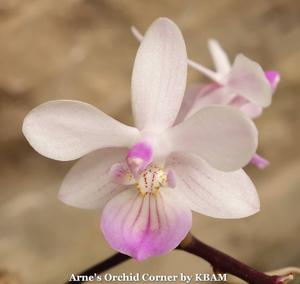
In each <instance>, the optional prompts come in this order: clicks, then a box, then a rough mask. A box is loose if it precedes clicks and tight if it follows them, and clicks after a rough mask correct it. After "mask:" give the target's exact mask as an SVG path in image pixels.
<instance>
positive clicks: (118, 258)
mask: <svg viewBox="0 0 300 284" xmlns="http://www.w3.org/2000/svg"><path fill="white" fill-rule="evenodd" d="M128 259H130V256H128V255H125V254H122V253H116V254H114V255H113V256H111V257H109V258H108V259H106V260H104V261H102V262H100V263H97V264H96V265H94V266H92V267H91V268H88V269H87V270H85V271H83V272H81V273H79V274H78V275H82V276H90V275H94V274H100V273H102V272H104V271H106V270H108V269H110V268H113V267H115V266H117V265H118V264H120V263H122V262H124V261H126V260H128ZM83 282H84V281H72V280H71V281H67V282H66V284H67V283H77V284H79V283H83Z"/></svg>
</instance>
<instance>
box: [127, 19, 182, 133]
mask: <svg viewBox="0 0 300 284" xmlns="http://www.w3.org/2000/svg"><path fill="white" fill-rule="evenodd" d="M186 76H187V55H186V47H185V43H184V40H183V37H182V35H181V32H180V30H179V29H178V27H177V26H176V25H175V24H174V23H173V22H172V21H170V20H169V19H167V18H160V19H158V20H156V21H155V22H154V23H153V24H152V25H151V26H150V28H149V29H148V31H147V32H146V34H145V36H144V39H143V41H142V43H141V44H140V47H139V49H138V52H137V56H136V59H135V63H134V68H133V74H132V109H133V113H134V117H135V122H136V125H137V126H138V128H139V129H140V130H144V129H146V130H151V131H161V130H164V129H166V128H168V127H170V126H171V125H172V124H173V123H174V120H175V118H176V116H177V113H178V111H179V108H180V105H181V102H182V98H183V95H184V90H185V85H186Z"/></svg>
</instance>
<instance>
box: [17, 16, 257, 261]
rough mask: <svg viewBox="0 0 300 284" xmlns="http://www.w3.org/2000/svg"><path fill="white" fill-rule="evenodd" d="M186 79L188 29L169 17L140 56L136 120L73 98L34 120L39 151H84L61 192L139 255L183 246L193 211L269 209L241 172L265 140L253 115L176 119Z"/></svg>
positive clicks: (29, 120) (47, 106) (230, 214)
mask: <svg viewBox="0 0 300 284" xmlns="http://www.w3.org/2000/svg"><path fill="white" fill-rule="evenodd" d="M186 76H187V55H186V47H185V42H184V40H183V37H182V35H181V32H180V31H179V29H178V27H177V26H176V25H175V24H174V23H173V22H172V21H170V20H169V19H166V18H160V19H158V20H156V21H155V22H154V23H153V24H152V25H151V26H150V28H149V29H148V31H147V32H146V34H145V37H144V39H143V41H142V43H141V45H140V47H139V49H138V51H137V55H136V59H135V62H134V68H133V74H132V108H133V114H134V119H135V125H136V127H130V126H127V125H124V124H122V123H121V122H118V121H116V120H114V119H113V118H111V117H110V116H108V115H106V114H105V113H103V112H102V111H100V110H98V109H97V108H95V107H93V106H91V105H89V104H86V103H83V102H79V101H68V100H58V101H50V102H46V103H44V104H42V105H40V106H38V107H36V108H35V109H33V110H32V111H31V112H30V113H29V114H28V115H27V116H26V118H25V120H24V124H23V133H24V135H25V137H26V138H27V140H28V141H29V143H30V144H31V146H32V147H33V148H34V149H35V150H36V151H37V152H39V153H40V154H42V155H44V156H46V157H48V158H51V159H56V160H60V161H69V160H75V159H78V158H81V159H80V160H79V161H78V162H76V163H75V165H74V166H73V168H72V169H71V170H70V172H69V173H68V174H67V176H66V177H65V179H64V181H63V183H62V186H61V188H60V191H59V198H60V199H61V200H62V201H63V202H65V203H66V204H68V205H71V206H75V207H79V208H86V209H93V208H100V209H102V217H101V228H102V232H103V234H104V237H105V239H106V240H107V242H108V243H109V244H110V245H111V247H112V248H114V249H116V250H118V251H120V252H122V253H124V254H127V255H130V256H132V257H134V258H135V259H138V260H143V259H146V258H148V257H151V256H158V255H161V254H163V253H166V252H169V251H170V250H172V249H174V248H175V247H177V246H178V244H179V243H180V242H181V241H182V240H183V238H184V237H185V236H186V234H187V233H188V231H189V230H190V228H191V225H192V213H191V210H194V211H196V212H199V213H202V214H205V215H208V216H212V217H216V218H242V217H246V216H249V215H252V214H254V213H256V212H257V211H258V210H259V199H258V196H257V193H256V190H255V187H254V185H253V183H252V182H251V180H250V178H249V177H248V176H247V175H246V174H245V172H244V171H243V170H242V169H241V167H243V166H244V165H246V164H247V163H248V161H249V160H250V158H251V156H252V155H253V153H254V152H255V150H256V147H257V130H256V128H255V126H254V124H253V122H252V121H251V120H250V119H249V118H248V117H246V116H245V115H244V114H243V113H242V112H240V111H238V110H236V109H235V108H232V107H229V106H213V107H207V108H203V109H201V110H200V111H199V112H197V113H195V114H194V115H193V116H191V117H190V118H189V119H186V120H185V121H184V122H182V123H180V124H178V125H176V126H173V125H174V121H175V119H176V116H177V114H178V111H179V109H180V106H181V103H182V99H183V96H184V91H185V87H186Z"/></svg>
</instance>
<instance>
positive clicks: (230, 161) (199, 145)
mask: <svg viewBox="0 0 300 284" xmlns="http://www.w3.org/2000/svg"><path fill="white" fill-rule="evenodd" d="M162 139H165V141H169V143H170V145H169V147H170V151H184V152H190V153H195V154H197V155H199V156H201V157H202V158H204V159H205V160H206V161H207V162H208V163H209V164H210V165H211V166H213V167H215V168H216V169H219V170H224V171H233V170H237V169H239V168H242V167H243V166H245V165H246V164H248V162H249V161H250V159H251V156H252V155H253V154H254V153H255V150H256V148H257V130H256V127H255V125H254V123H253V122H252V121H251V120H250V119H249V118H248V117H246V115H245V114H243V113H242V112H241V111H239V110H237V109H235V108H234V107H229V106H212V107H206V108H203V109H201V110H199V111H198V112H197V113H195V114H194V115H193V116H191V117H190V118H189V119H187V120H185V121H184V122H182V123H181V124H178V125H176V126H174V127H173V128H171V129H169V130H168V131H167V133H165V135H164V136H163V138H162Z"/></svg>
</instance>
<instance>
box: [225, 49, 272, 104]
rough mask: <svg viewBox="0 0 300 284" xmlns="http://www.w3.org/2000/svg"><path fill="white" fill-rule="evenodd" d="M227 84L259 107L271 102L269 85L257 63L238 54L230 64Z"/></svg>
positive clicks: (234, 91) (233, 90)
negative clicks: (230, 68) (231, 64)
mask: <svg viewBox="0 0 300 284" xmlns="http://www.w3.org/2000/svg"><path fill="white" fill-rule="evenodd" d="M227 86H228V87H229V88H230V89H231V90H232V92H233V93H235V94H239V95H240V96H243V97H245V98H246V99H247V100H249V101H250V102H252V103H255V104H257V105H259V106H261V107H267V106H269V105H270V104H271V99H272V90H271V86H270V84H269V82H268V80H267V78H266V76H265V74H264V71H263V70H262V68H261V67H260V65H259V64H257V63H256V62H254V61H252V60H250V59H249V58H247V57H246V56H244V55H242V54H239V55H238V56H237V57H236V59H235V61H234V63H233V66H232V70H231V72H230V74H229V77H228V83H227Z"/></svg>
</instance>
